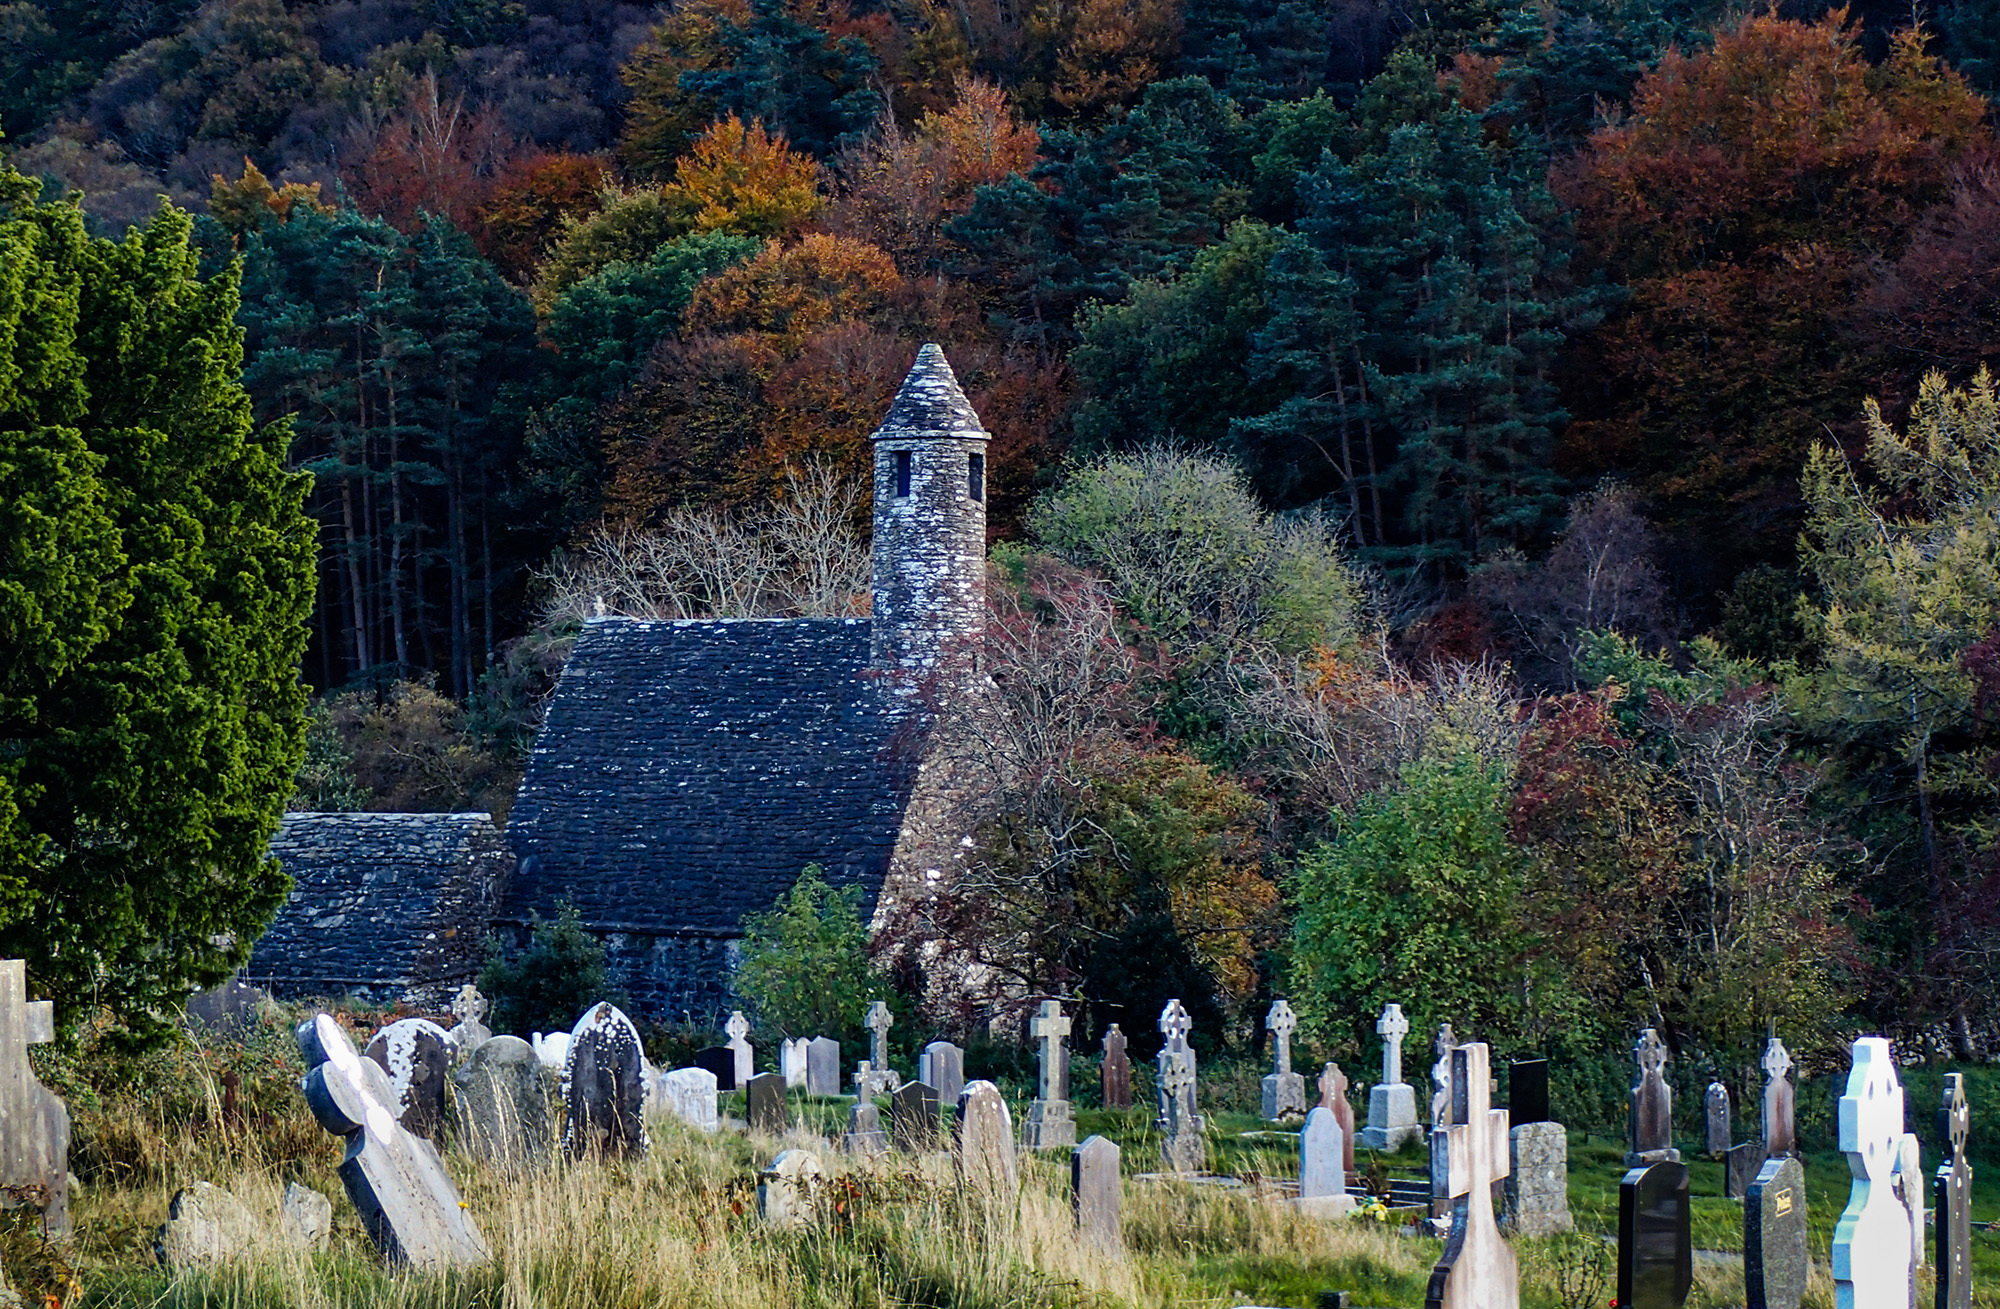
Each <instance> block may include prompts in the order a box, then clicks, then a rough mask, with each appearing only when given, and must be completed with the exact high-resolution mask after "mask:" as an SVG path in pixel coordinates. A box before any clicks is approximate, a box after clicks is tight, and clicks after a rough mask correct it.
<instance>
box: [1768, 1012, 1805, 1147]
mask: <svg viewBox="0 0 2000 1309" xmlns="http://www.w3.org/2000/svg"><path fill="white" fill-rule="evenodd" d="M1791 1067H1792V1055H1791V1052H1790V1051H1789V1050H1787V1049H1785V1043H1784V1042H1783V1041H1780V1040H1779V1039H1778V1038H1777V1037H1776V1036H1775V1035H1774V1036H1772V1037H1771V1038H1770V1039H1769V1040H1768V1041H1766V1042H1765V1043H1764V1156H1765V1157H1766V1158H1768V1159H1776V1158H1778V1157H1779V1156H1780V1155H1788V1154H1792V1153H1794V1152H1795V1151H1797V1149H1798V1136H1797V1133H1796V1132H1795V1130H1794V1128H1793V1122H1792V1107H1793V1102H1794V1099H1795V1098H1796V1095H1797V1093H1796V1092H1795V1091H1794V1090H1793V1089H1792V1081H1791V1078H1790V1077H1788V1076H1786V1074H1787V1073H1789V1072H1790V1071H1791Z"/></svg>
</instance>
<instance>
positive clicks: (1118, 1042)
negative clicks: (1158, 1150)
mask: <svg viewBox="0 0 2000 1309" xmlns="http://www.w3.org/2000/svg"><path fill="white" fill-rule="evenodd" d="M1100 1077H1101V1080H1102V1081H1103V1084H1104V1091H1103V1100H1104V1107H1105V1108H1106V1109H1130V1108H1131V1107H1132V1061H1131V1059H1130V1058H1128V1057H1127V1056H1126V1054H1125V1033H1123V1032H1121V1031H1119V1030H1118V1024H1116V1023H1113V1024H1111V1029H1110V1030H1109V1031H1107V1032H1105V1034H1104V1064H1103V1071H1102V1073H1101V1074H1100ZM1112 1148H1113V1149H1116V1148H1117V1147H1115V1146H1114V1147H1112Z"/></svg>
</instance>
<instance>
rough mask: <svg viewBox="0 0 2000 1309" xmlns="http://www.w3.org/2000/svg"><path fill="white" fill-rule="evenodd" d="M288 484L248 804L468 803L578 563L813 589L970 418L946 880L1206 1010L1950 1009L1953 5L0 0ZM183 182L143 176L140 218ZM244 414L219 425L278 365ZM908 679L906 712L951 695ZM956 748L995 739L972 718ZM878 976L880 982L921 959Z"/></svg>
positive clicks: (1986, 809) (619, 584) (1965, 990)
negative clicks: (1288, 1001)
mask: <svg viewBox="0 0 2000 1309" xmlns="http://www.w3.org/2000/svg"><path fill="white" fill-rule="evenodd" d="M0 33H4V39H0V127H4V132H5V138H4V141H0V148H4V151H5V156H6V160H7V162H8V164H9V165H11V167H12V168H14V169H17V170H19V173H20V174H22V175H24V176H25V177H27V178H29V179H34V180H37V181H38V182H39V185H40V188H41V199H42V202H43V203H49V204H53V203H57V202H62V201H65V200H67V201H73V202H74V203H76V204H77V205H79V206H80V207H81V210H82V213H83V215H84V217H85V221H86V222H87V223H88V224H89V225H90V228H91V230H92V231H93V232H95V233H96V234H97V235H99V236H105V237H113V238H116V237H120V236H121V235H122V234H123V233H124V232H125V231H126V229H127V227H128V225H135V224H136V225H140V226H144V225H145V224H147V223H148V222H149V221H155V220H154V215H155V214H156V212H157V211H158V210H159V209H160V207H161V205H162V204H163V203H164V204H168V205H171V206H174V207H176V208H178V209H181V210H185V211H188V212H189V213H190V214H191V215H192V228H191V236H190V237H189V238H188V239H189V240H190V241H191V242H192V246H193V248H194V250H195V251H196V252H197V253H198V256H199V275H200V277H202V278H204V279H209V280H211V281H215V280H217V279H221V280H223V281H229V280H232V279H233V281H234V284H235V285H236V286H237V287H238V289H239V292H240V301H239V302H238V303H237V307H236V310H235V319H236V323H237V324H238V326H239V327H240V329H241V331H242V334H243V362H242V369H241V384H242V386H243V387H244V388H245V389H246V390H247V393H248V396H249V399H250V402H251V407H252V410H253V413H254V419H255V422H256V424H257V425H258V427H259V430H262V431H266V432H280V433H283V434H284V439H285V440H288V441H289V465H290V467H291V468H293V469H295V470H303V471H305V472H309V473H310V474H311V475H312V480H311V487H310V490H309V491H306V492H304V494H305V495H306V502H305V503H306V508H307V510H308V511H309V513H310V514H311V515H312V516H313V518H314V519H315V520H316V522H317V527H318V534H319V550H318V556H317V563H316V565H315V567H316V583H317V586H316V598H315V599H314V601H313V603H312V607H311V610H310V617H309V620H308V628H307V632H306V640H305V653H304V656H303V661H302V670H301V671H302V676H303V680H304V682H305V683H306V684H307V685H308V686H309V687H310V688H311V689H312V691H313V692H314V698H313V706H312V709H311V718H310V725H309V728H308V732H307V741H306V765H305V768H304V770H303V771H302V773H301V774H300V778H299V783H298V792H299V793H298V795H297V796H295V797H294V801H293V803H294V806H295V807H304V808H323V809H341V808H382V809H407V810H427V809H453V808H486V809H491V810H493V811H495V812H496V813H500V814H503V815H504V811H505V808H506V805H507V803H508V800H509V796H510V793H511V789H512V786H513V783H514V781H515V780H516V779H517V777H518V773H519V768H520V765H521V760H522V758H523V757H524V752H525V750H526V749H527V747H528V744H529V743H530V741H531V740H532V737H533V733H534V730H535V726H536V721H537V714H538V711H539V706H540V704H541V701H542V699H543V698H544V697H545V696H546V694H547V692H548V689H549V687H550V685H551V684H552V680H553V678H554V676H555V675H556V673H557V672H558V671H559V669H560V666H561V660H562V657H563V654H564V652H565V650H566V649H567V643H568V641H569V640H570V639H571V637H572V636H573V634H574V632H575V630H576V626H577V624H578V622H579V621H580V619H581V618H582V617H583V616H585V615H586V614H588V613H589V612H593V611H594V610H595V609H596V608H597V607H598V606H603V607H604V609H605V610H607V611H609V612H623V613H632V614H644V615H666V616H674V615H679V616H692V615H705V614H709V615H722V616H746V615H785V614H824V613H853V612H865V606H866V603H867V598H866V585H865V582H866V567H865V563H866V550H867V541H866V533H867V523H868V520H867V509H868V507H867V503H866V497H865V494H864V492H863V487H864V485H865V484H864V482H863V481H862V475H863V473H864V471H865V468H866V462H867V458H868V451H867V443H868V436H869V433H870V432H871V431H872V430H873V428H874V426H875V424H876V423H877V421H878V420H879V418H880V416H881V415H882V414H883V412H884V411H885V408H886V406H887V403H888V401H889V399H890V397H891V396H892V395H893V394H894V391H895V388H896V386H897V384H898V383H899V382H900V380H901V378H902V376H903V373H904V372H905V370H906V369H907V368H908V367H909V364H910V360H911V358H912V357H913V354H914V350H915V347H916V346H917V345H918V344H919V343H921V342H924V341H932V340H934V341H939V342H942V343H944V345H945V347H946V349H947V351H948V353H949V355H950V358H951V360H952V362H953V364H954V366H955V367H956V369H957V370H958V373H959V376H960V379H961V381H962V383H963V384H964V386H965V389H966V391H967V394H968V395H969V397H970V398H971V400H972V402H973V404H974V405H975V407H976V408H977V409H978V411H979V412H980V414H981V415H982V416H983V418H984V420H985V422H986V424H987V426H988V427H989V428H990V429H991V431H992V433H993V444H992V450H991V453H990V455H989V464H988V467H989V469H990V482H991V487H992V492H991V496H990V499H989V526H990V535H991V539H992V543H993V546H992V548H993V559H994V568H993V577H994V599H993V615H992V620H991V623H990V624H989V628H988V631H987V633H986V636H985V638H984V639H985V643H986V647H987V648H986V651H985V654H986V658H987V660H988V664H989V666H990V667H991V668H992V669H993V670H994V677H995V684H996V685H997V686H999V688H1000V690H1001V693H1002V699H1003V701H1004V703H1005V704H1006V705H1007V707H1008V712H1009V714H1010V715H1011V719H1010V721H1011V723H1012V727H1011V728H1010V730H1008V731H1005V732H1000V733H996V734H991V735H985V734H980V733H960V734H957V735H956V736H954V735H953V734H952V733H951V731H950V723H951V715H950V713H949V712H947V713H945V714H944V715H943V716H942V717H941V719H940V722H941V723H942V724H943V727H944V731H945V738H944V739H946V740H947V741H949V742H950V743H951V744H952V748H954V749H958V750H961V751H962V752H963V758H962V760H961V762H962V763H963V765H964V766H965V767H967V768H973V769H988V770H990V774H989V777H988V785H987V786H986V787H985V793H986V794H987V795H988V796H989V797H990V800H989V804H988V808H987V810H986V811H985V812H984V813H983V815H982V825H981V827H980V837H979V841H978V848H977V850H976V851H975V852H974V854H973V855H972V856H971V857H970V859H969V860H968V865H967V870H966V873H965V875H964V877H963V878H962V879H961V882H960V884H959V885H958V886H957V887H956V889H955V890H954V893H953V894H952V895H949V896H946V897H944V898H943V899H941V900H940V901H939V902H938V903H937V904H935V905H932V906H929V907H928V908H927V910H926V913H927V914H929V915H931V916H932V920H931V921H924V922H917V921H906V922H900V923H896V924H892V925H891V928H890V930H889V931H887V932H885V933H884V934H882V936H881V937H880V938H878V940H877V941H876V943H875V949H876V953H877V956H878V959H879V960H880V961H881V962H882V963H883V964H884V965H886V966H888V967H889V968H890V970H891V975H892V976H896V977H898V978H901V979H902V980H903V981H906V982H907V981H910V977H911V974H912V973H913V972H914V971H920V970H921V967H922V962H921V958H920V953H921V952H919V951H917V950H915V949H914V948H913V943H914V942H915V941H916V940H918V939H920V938H922V937H924V936H926V935H927V934H932V933H936V932H940V931H943V932H948V933H951V934H952V935H953V936H954V938H955V939H957V940H960V941H961V942H962V943H964V944H965V946H966V948H967V949H969V950H972V951H974V952H976V953H978V954H979V955H980V957H981V958H982V960H983V961H984V962H985V963H987V964H988V965H990V966H991V968H992V970H993V975H994V976H996V977H1002V978H1006V979H1008V985H1009V986H1013V987H1017V988H1021V989H1025V990H1027V991H1030V992H1033V993H1036V994H1064V995H1073V996H1076V997H1078V998H1080V999H1082V1000H1083V1001H1084V1002H1085V1003H1086V1004H1088V1005H1091V1006H1095V1007H1097V1008H1098V1010H1099V1011H1100V1014H1101V1015H1111V1016H1119V1015H1123V1016H1124V1019H1123V1021H1125V1023H1126V1026H1127V1030H1133V1029H1134V1028H1139V1029H1143V1028H1145V1027H1146V1026H1148V1025H1149V1024H1148V1020H1147V1019H1146V1018H1144V1017H1136V1021H1135V1016H1138V1015H1142V1014H1143V1013H1145V1012H1157V1010H1158V1006H1159V1004H1160V1003H1161V1001H1162V1000H1163V999H1164V998H1165V997H1166V996H1168V995H1175V996H1179V997H1181V998H1183V999H1184V1000H1185V1001H1186V1002H1187V1003H1188V1004H1189V1006H1190V1008H1191V1009H1193V1010H1194V1011H1195V1013H1196V1014H1197V1017H1198V1020H1199V1022H1200V1023H1201V1025H1202V1028H1203V1030H1204V1031H1205V1032H1206V1033H1208V1034H1209V1038H1210V1039H1226V1040H1230V1041H1237V1040H1243V1039H1248V1038H1250V1037H1252V1036H1253V1035H1254V1032H1255V1022H1254V1015H1255V1014H1257V1013H1261V1012H1262V1010H1261V1008H1260V1007H1259V1006H1260V1005H1262V1004H1264V1003H1267V1002H1268V1000H1269V999H1270V997H1272V996H1274V995H1290V996H1292V997H1294V1004H1295V1006H1296V1007H1297V1008H1299V1010H1300V1011H1301V1015H1302V1018H1303V1020H1304V1022H1305V1024H1306V1026H1307V1028H1308V1029H1309V1030H1310V1031H1311V1033H1312V1035H1313V1039H1314V1040H1315V1042H1317V1043H1318V1044H1320V1045H1323V1046H1324V1047H1325V1048H1327V1049H1329V1050H1336V1049H1355V1048H1359V1047H1361V1046H1364V1045H1366V1044H1367V1043H1368V1042H1369V1041H1370V1039H1371V1034H1372V1028H1370V1027H1369V1025H1368V1024H1369V1021H1370V1016H1371V1015H1372V1014H1373V1013H1374V1012H1376V1011H1377V1010H1378V1009H1379V1006H1380V1003H1381V1002H1382V1001H1383V1000H1387V999H1395V1000H1399V1001H1401V1002H1402V1003H1403V1004H1404V1006H1405V1009H1406V1011H1410V1012H1411V1015H1412V1020H1413V1022H1416V1023H1417V1024H1419V1026H1420V1027H1421V1025H1422V1024H1425V1023H1435V1022H1437V1021H1440V1020H1441V1019H1442V1018H1445V1017H1449V1018H1451V1019H1452V1020H1453V1021H1455V1022H1457V1023H1459V1024H1460V1027H1461V1030H1463V1031H1476V1032H1480V1033H1490V1034H1492V1035H1493V1036H1494V1038H1495V1039H1496V1040H1502V1041H1503V1042H1507V1043H1511V1044H1513V1045H1514V1046H1516V1047H1518V1048H1521V1049H1528V1048H1545V1049H1555V1048H1558V1047H1562V1048H1570V1047H1574V1048H1575V1049H1576V1050H1578V1051H1582V1050H1599V1049H1604V1048H1608V1047H1609V1046H1610V1045H1616V1044H1617V1042H1618V1041H1619V1040H1621V1039H1626V1038H1625V1037H1624V1036H1623V1034H1624V1033H1625V1032H1626V1030H1627V1027H1628V1025H1629V1024H1630V1023H1632V1022H1635V1021H1640V1020H1643V1021H1644V1022H1647V1023H1651V1024H1656V1025H1658V1026H1660V1027H1661V1028H1662V1029H1664V1030H1665V1031H1666V1032H1667V1033H1668V1034H1669V1036H1670V1039H1672V1040H1673V1041H1674V1042H1675V1044H1676V1045H1677V1046H1678V1047H1682V1048H1689V1047H1692V1048H1699V1049H1704V1050H1712V1051H1715V1052H1717V1058H1722V1057H1723V1056H1724V1055H1725V1054H1729V1052H1734V1054H1732V1055H1730V1057H1739V1056H1740V1055H1741V1053H1742V1052H1744V1051H1746V1050H1748V1049H1750V1048H1751V1046H1752V1044H1753V1043H1754V1042H1757V1041H1758V1040H1760V1039H1761V1036H1762V1034H1763V1032H1764V1031H1765V1029H1766V1028H1767V1026H1768V1025H1770V1024H1772V1023H1776V1024H1778V1025H1779V1026H1780V1027H1781V1028H1783V1029H1784V1030H1785V1031H1786V1033H1787V1039H1788V1040H1789V1041H1791V1042H1792V1044H1793V1045H1794V1048H1803V1049H1811V1048H1813V1047H1814V1045H1815V1043H1816V1042H1817V1043H1820V1044H1821V1046H1822V1048H1830V1043H1831V1042H1832V1041H1833V1040H1834V1039H1836V1038H1837V1037H1838V1036H1839V1035H1840V1034H1842V1033H1851V1032H1852V1031H1854V1030H1858V1029H1859V1028H1860V1027H1862V1026H1868V1027H1869V1028H1870V1029H1871V1030H1887V1031H1889V1032H1890V1033H1891V1034H1892V1035H1897V1036H1899V1037H1902V1038H1905V1039H1915V1040H1920V1041H1923V1042H1928V1043H1930V1044H1931V1045H1934V1046H1936V1047H1937V1048H1938V1049H1939V1050H1940V1051H1944V1050H1947V1049H1952V1050H1955V1052H1956V1053H1959V1054H1967V1053H1970V1052H1972V1051H1974V1050H1990V1049H1992V1048H1993V1046H1994V1043H1995V1040H1996V1036H2000V1010H1997V1009H1996V1004H1997V1003H2000V1002H1996V998H1995V997H1996V995H2000V987H1996V982H2000V788H1997V787H1996V776H2000V752H1996V747H2000V737H1996V734H1995V730H1994V724H1993V721H1992V715H1993V713H1994V712H1995V706H1996V705H2000V579H1996V570H2000V526H1996V518H1995V509H1996V506H2000V401H1996V397H1995V393H1994V390H1993V385H1992V383H1991V381H1990V380H1989V378H1988V376H1987V374H1986V371H1985V370H1986V369H1987V368H1989V367H1990V366H1992V365H1993V364H1994V363H1995V362H1996V360H1997V359H2000V148H1996V142H1995V137H1994V129H1995V121H1996V116H1995V110H1994V102H1993V101H1992V100H1991V99H1990V98H1989V97H1992V96H1995V95H2000V10H1996V9H1994V8H1993V7H1992V6H1989V5H1987V4H1985V3H1983V2H1982V0H1932V2H1931V3H1928V4H1920V5H1918V6H1916V7H1915V8H1914V9H1913V8H1912V7H1911V6H1910V5H1908V4H1906V3H1903V2H1902V0H1894V2H1893V3H1892V2H1890V0H1882V2H1881V3H1868V4H1861V5H1856V6H1854V7H1851V8H1848V9H1840V10H1834V11H1831V12H1829V11H1826V10H1825V9H1823V8H1820V7H1818V6H1811V5H1805V4H1794V3H1784V4H1777V5H1772V4H1759V5H1755V6H1744V5H1740V4H1735V3H1728V2H1726V0H1430V2H1429V3H1425V4H1417V3H1414V2H1413V0H1036V2H1035V3H1032V4H1031V3H1026V2H1025V0H953V3H944V2H943V0H679V2H678V3H675V4H672V5H669V6H661V7H650V6H645V5H640V4H631V3H582V2H580V0H130V2H129V3H125V4H120V5H117V6H104V5H92V4H84V3H81V2H80V0H13V2H12V3H7V4H4V5H0ZM176 221H180V220H176ZM280 422H282V423H288V424H289V426H288V428H286V427H275V428H274V427H271V426H270V425H271V424H273V423H280ZM947 708H948V707H947ZM971 738H977V739H971ZM912 985H914V983H912Z"/></svg>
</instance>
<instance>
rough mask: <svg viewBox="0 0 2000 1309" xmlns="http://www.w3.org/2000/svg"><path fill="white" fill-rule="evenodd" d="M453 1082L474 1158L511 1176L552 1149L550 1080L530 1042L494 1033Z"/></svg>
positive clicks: (460, 1120) (465, 1138) (466, 1140)
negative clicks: (547, 1078)
mask: <svg viewBox="0 0 2000 1309" xmlns="http://www.w3.org/2000/svg"><path fill="white" fill-rule="evenodd" d="M451 1083H452V1093H453V1096H454V1098H455V1100H456V1101H457V1105H458V1135H459V1139H460V1140H461V1141H462V1142H463V1143H464V1145H465V1148H466V1151H467V1153H469V1154H471V1155H472V1157H473V1158H475V1159H477V1160H479V1161H480V1162H481V1163H483V1164H485V1165H486V1166H487V1167H489V1168H492V1169H494V1170H496V1171H498V1172H501V1173H505V1174H508V1175H510V1176H511V1175H513V1174H515V1173H517V1172H519V1171H520V1170H521V1169H523V1168H525V1167H528V1166H530V1165H533V1164H535V1163H539V1162H540V1161H541V1159H542V1158H543V1157H544V1156H545V1155H547V1154H548V1150H549V1139H550V1129H549V1096H548V1091H547V1089H546V1088H547V1085H548V1083H547V1082H546V1081H545V1080H544V1079H543V1076H542V1063H541V1060H539V1059H537V1058H535V1051H534V1048H533V1047H532V1046H530V1045H529V1044H528V1043H527V1042H526V1041H523V1040H522V1039H521V1038H520V1037H518V1036H495V1037H492V1038H490V1039H489V1040H487V1041H485V1042H483V1043H482V1044H481V1045H480V1046H479V1047H478V1048H477V1049H475V1050H474V1051H473V1052H472V1057H471V1058H469V1059H467V1060H466V1061H465V1066H464V1067H463V1068H460V1069H459V1070H458V1071H457V1072H455V1073H453V1074H452V1075H451Z"/></svg>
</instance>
